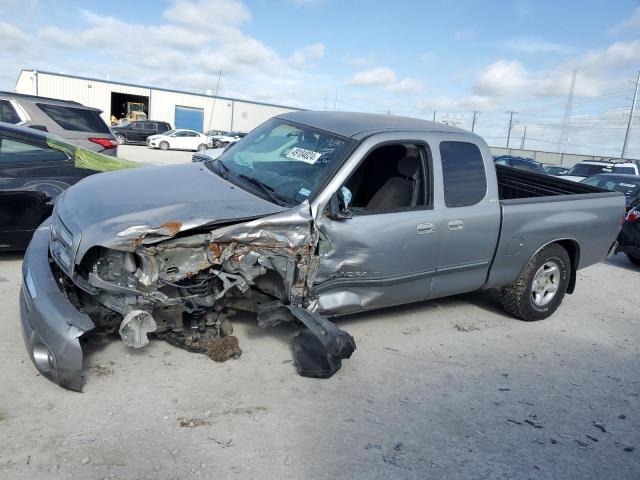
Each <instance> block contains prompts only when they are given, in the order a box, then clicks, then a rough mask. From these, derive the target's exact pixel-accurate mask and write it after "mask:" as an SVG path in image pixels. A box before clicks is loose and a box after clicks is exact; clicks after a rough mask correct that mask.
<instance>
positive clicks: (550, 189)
mask: <svg viewBox="0 0 640 480" xmlns="http://www.w3.org/2000/svg"><path fill="white" fill-rule="evenodd" d="M496 174H497V176H498V195H499V197H500V200H516V199H521V198H535V197H553V196H558V195H575V194H585V193H602V192H607V190H603V189H601V188H598V187H594V186H592V185H587V184H586V183H579V182H572V181H570V180H564V179H562V178H558V177H552V176H551V175H546V174H540V173H535V172H529V171H527V170H522V169H519V168H513V167H506V166H504V165H496Z"/></svg>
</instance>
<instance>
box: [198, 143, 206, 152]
mask: <svg viewBox="0 0 640 480" xmlns="http://www.w3.org/2000/svg"><path fill="white" fill-rule="evenodd" d="M206 149H207V146H206V145H205V144H204V143H201V144H200V145H198V149H197V150H198V151H199V152H204V151H205V150H206Z"/></svg>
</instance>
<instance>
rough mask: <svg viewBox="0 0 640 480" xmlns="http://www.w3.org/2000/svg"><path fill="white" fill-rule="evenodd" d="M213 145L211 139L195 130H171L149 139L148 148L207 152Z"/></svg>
mask: <svg viewBox="0 0 640 480" xmlns="http://www.w3.org/2000/svg"><path fill="white" fill-rule="evenodd" d="M210 145H211V141H210V140H209V138H208V137H207V136H206V135H204V134H202V133H200V132H196V131H195V130H184V129H177V130H169V131H168V132H164V133H160V134H158V135H151V136H150V137H148V138H147V147H149V148H159V149H160V150H197V151H203V150H206V149H207V147H208V146H210Z"/></svg>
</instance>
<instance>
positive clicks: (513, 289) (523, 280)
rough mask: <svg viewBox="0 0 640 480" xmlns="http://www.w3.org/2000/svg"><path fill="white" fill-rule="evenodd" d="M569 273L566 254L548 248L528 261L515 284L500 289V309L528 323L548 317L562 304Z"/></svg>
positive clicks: (557, 247)
mask: <svg viewBox="0 0 640 480" xmlns="http://www.w3.org/2000/svg"><path fill="white" fill-rule="evenodd" d="M570 273H571V261H570V260H569V255H568V254H567V251H566V250H565V249H564V248H562V247H561V246H560V245H556V244H553V245H549V246H548V247H545V248H543V249H542V250H540V251H539V252H538V253H537V254H536V255H535V256H534V257H533V258H532V259H531V260H530V261H529V263H528V264H527V266H526V267H525V269H524V270H523V271H522V273H521V274H520V277H519V278H518V280H517V281H516V282H515V283H513V284H511V285H509V286H507V287H505V288H504V289H503V290H502V306H503V307H504V309H505V310H506V311H507V312H509V313H510V314H511V315H513V316H515V317H518V318H521V319H522V320H525V321H527V322H532V321H535V320H542V319H544V318H547V317H548V316H550V315H551V314H552V313H553V312H555V311H556V309H557V308H558V307H559V306H560V304H561V303H562V299H563V298H564V294H565V293H566V291H567V286H568V285H569V275H570Z"/></svg>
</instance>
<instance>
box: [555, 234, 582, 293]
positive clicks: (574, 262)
mask: <svg viewBox="0 0 640 480" xmlns="http://www.w3.org/2000/svg"><path fill="white" fill-rule="evenodd" d="M554 243H557V244H558V245H560V246H561V247H562V248H564V249H565V250H566V251H567V254H569V259H570V260H571V277H569V285H568V286H567V293H573V291H574V290H575V288H576V277H577V270H578V264H579V263H580V246H579V245H578V242H576V241H575V240H568V239H567V240H558V241H557V242H554Z"/></svg>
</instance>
